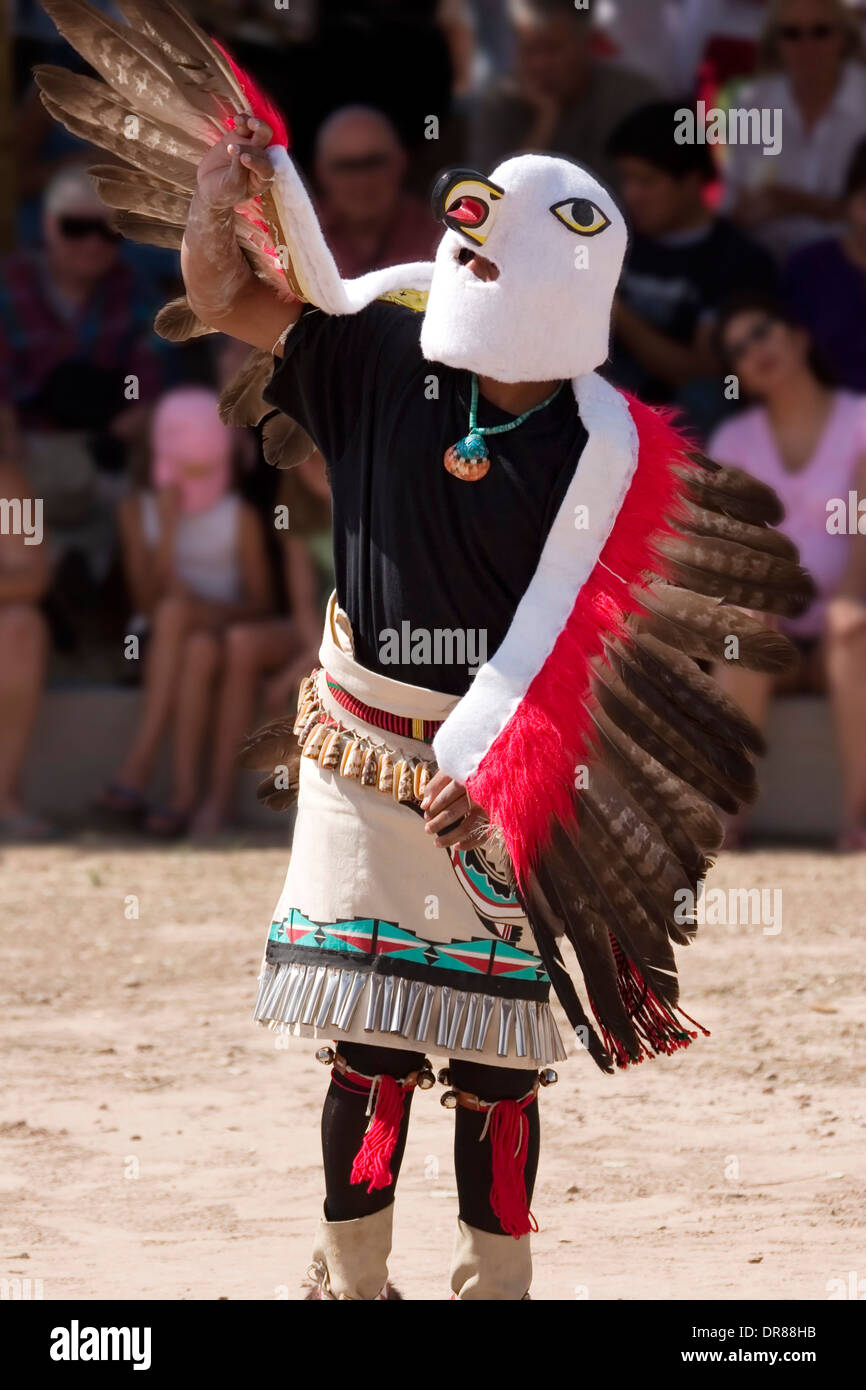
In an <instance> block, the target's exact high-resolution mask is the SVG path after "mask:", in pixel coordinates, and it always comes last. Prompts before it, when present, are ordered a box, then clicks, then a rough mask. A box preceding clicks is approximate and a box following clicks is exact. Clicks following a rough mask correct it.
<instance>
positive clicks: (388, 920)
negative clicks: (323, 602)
mask: <svg viewBox="0 0 866 1390" xmlns="http://www.w3.org/2000/svg"><path fill="white" fill-rule="evenodd" d="M320 660H321V670H320V671H319V672H318V673H317V674H316V676H315V681H316V698H317V699H318V700H319V701H320V703H321V705H322V707H323V710H324V711H325V712H326V713H327V714H328V715H329V716H330V717H332V718H333V719H334V720H336V721H338V722H339V724H340V726H341V727H342V728H344V729H345V730H346V731H347V732H349V733H351V734H354V735H357V736H358V737H362V738H365V739H369V740H370V741H371V742H372V743H373V744H375V745H382V746H384V747H387V748H388V749H389V750H391V751H392V752H393V753H394V754H395V755H399V756H400V757H402V758H407V759H409V758H411V759H420V760H427V761H429V760H430V759H431V750H430V745H429V742H422V741H420V740H418V739H413V738H407V737H404V736H402V735H401V734H395V733H394V732H392V731H391V729H389V730H388V731H387V732H386V731H384V730H383V729H382V728H380V727H378V726H377V725H374V724H372V723H367V722H365V721H364V720H363V719H362V718H360V717H359V716H358V715H357V714H356V713H355V712H354V709H353V710H352V711H349V710H347V708H346V704H345V701H344V702H343V703H342V704H341V703H339V702H338V700H337V698H336V695H335V694H334V692H333V690H332V689H331V687H332V686H338V687H339V690H340V692H341V693H343V694H344V693H345V692H348V693H349V695H350V696H352V697H354V706H355V708H358V707H359V706H360V707H363V706H368V707H372V708H373V709H375V710H379V711H386V712H387V713H389V714H391V715H394V716H397V717H398V718H397V719H396V720H394V721H392V723H396V724H399V723H400V722H401V720H402V719H405V718H407V717H408V718H410V719H412V720H413V721H414V725H413V726H410V727H414V728H415V729H418V730H420V729H421V728H422V726H421V722H420V721H422V720H423V721H431V722H434V723H435V722H438V721H441V720H443V719H444V718H445V717H446V716H447V714H448V713H449V712H450V710H451V709H452V708H453V707H454V705H455V703H456V700H455V699H454V697H452V696H444V695H441V694H439V693H438V692H436V691H431V690H427V689H425V688H423V687H415V686H410V685H406V684H404V683H401V682H398V681H391V680H389V679H387V678H386V677H383V676H380V675H378V674H377V673H374V672H371V671H369V670H367V669H366V668H364V667H361V666H359V665H358V664H357V663H356V662H355V661H354V658H353V655H352V640H351V629H350V627H349V624H348V619H347V618H346V615H345V614H344V613H343V612H342V611H341V610H340V609H339V608H338V607H337V604H336V600H335V598H334V597H332V599H331V602H330V604H329V607H328V614H327V618H326V622H325V635H324V639H323V642H322V647H321V651H320ZM368 713H369V710H368ZM549 993H550V980H549V977H548V975H547V973H546V971H545V969H544V966H543V965H542V962H541V960H540V958H539V956H538V953H537V951H536V949H535V943H534V940H533V938H532V933H531V930H530V928H529V924H528V922H527V920H526V918H525V916H524V914H523V912H522V909H521V907H520V904H519V903H518V902H517V900H516V898H515V897H514V894H513V891H512V888H511V885H510V882H509V878H508V874H507V872H506V868H505V865H504V864H503V861H502V859H501V858H500V857H499V856H498V854H497V852H496V849H495V848H494V846H493V843H492V842H491V843H490V844H485V845H484V846H483V847H482V848H479V849H473V850H472V851H469V852H463V851H455V850H445V849H438V848H437V847H436V846H435V845H434V844H433V841H432V837H430V836H428V835H425V833H424V823H423V818H422V817H421V815H420V813H419V810H418V807H417V804H402V803H400V802H398V801H397V800H396V799H395V798H394V796H392V795H391V794H388V793H385V794H383V793H381V792H379V791H378V790H377V788H376V787H369V786H364V785H362V783H361V781H360V780H359V779H358V778H352V777H346V776H343V775H341V773H340V770H339V768H336V769H334V770H329V769H325V768H323V767H321V766H320V765H319V763H318V761H317V760H316V759H315V758H302V759H301V765H300V791H299V797H298V812H297V821H296V825H295V834H294V841H293V845H292V857H291V862H290V864H289V869H288V873H287V875H286V881H285V886H284V888H283V892H282V894H281V896H280V899H279V902H278V904H277V907H276V910H275V912H274V915H273V921H272V923H271V927H270V931H269V933H268V940H267V944H266V948H265V956H264V962H263V966H262V973H261V976H260V980H259V992H258V997H257V999H256V1005H255V1010H254V1018H255V1019H256V1021H257V1022H259V1023H262V1024H266V1025H267V1026H269V1027H270V1028H272V1029H276V1030H279V1031H282V1032H287V1033H290V1034H292V1035H294V1036H299V1037H309V1038H321V1039H324V1040H335V1041H339V1040H341V1039H346V1040H351V1041H354V1042H367V1043H373V1044H377V1045H382V1046H387V1047H398V1048H400V1047H402V1048H406V1049H408V1050H411V1051H421V1052H426V1053H428V1054H430V1055H433V1056H440V1057H463V1058H467V1059H470V1060H475V1061H486V1062H488V1063H490V1064H493V1065H497V1066H514V1067H526V1068H528V1067H532V1066H535V1065H539V1066H540V1065H545V1064H548V1063H551V1062H556V1061H561V1060H563V1059H564V1058H565V1056H566V1051H565V1047H564V1045H563V1042H562V1039H561V1038H560V1036H559V1033H558V1031H557V1028H556V1024H555V1022H554V1019H553V1016H552V1013H551V1010H550V1006H549Z"/></svg>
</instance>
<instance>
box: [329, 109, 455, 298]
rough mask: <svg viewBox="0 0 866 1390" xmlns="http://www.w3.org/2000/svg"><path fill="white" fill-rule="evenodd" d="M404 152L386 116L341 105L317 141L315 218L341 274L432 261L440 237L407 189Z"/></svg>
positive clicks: (351, 275) (424, 208) (350, 276)
mask: <svg viewBox="0 0 866 1390" xmlns="http://www.w3.org/2000/svg"><path fill="white" fill-rule="evenodd" d="M405 173H406V153H405V151H404V149H403V147H402V145H401V144H400V139H399V137H398V135H397V132H396V130H395V129H394V127H393V125H392V124H391V122H390V121H389V120H388V117H387V116H385V115H383V113H382V112H381V111H375V110H374V109H373V108H372V107H367V106H345V107H342V108H341V109H340V110H339V111H335V112H334V113H333V115H331V116H329V117H328V119H327V120H326V121H325V122H324V124H323V125H322V128H321V130H320V131H319V134H318V137H317V140H316V154H315V174H316V184H317V187H318V189H319V193H320V199H319V217H320V220H321V223H322V229H323V231H324V234H325V238H326V240H327V242H328V245H329V246H330V248H331V252H332V253H333V256H334V260H335V261H336V262H337V265H338V267H339V270H340V274H341V275H342V276H343V277H344V278H345V279H354V278H355V276H358V275H365V274H366V273H367V271H369V270H381V269H383V268H384V267H385V266H389V265H400V264H401V263H403V262H407V261H427V260H431V259H432V257H433V255H434V254H435V251H436V247H437V245H438V244H439V240H440V238H441V236H442V228H441V227H440V226H439V225H438V223H436V222H434V220H433V216H432V214H431V212H430V208H429V206H428V205H427V204H425V203H423V202H422V201H421V200H420V199H419V198H416V197H414V196H413V195H412V194H410V193H407V192H405V190H404V189H403V178H404V175H405Z"/></svg>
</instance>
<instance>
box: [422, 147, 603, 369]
mask: <svg viewBox="0 0 866 1390" xmlns="http://www.w3.org/2000/svg"><path fill="white" fill-rule="evenodd" d="M490 177H491V179H492V181H493V182H494V183H496V184H498V185H499V186H500V188H502V189H504V197H503V198H502V199H501V200H500V201H499V202H498V204H497V207H496V217H495V221H494V223H493V225H492V228H491V230H490V233H489V235H488V236H487V238H486V240H485V241H484V244H483V245H482V246H480V247H477V248H476V249H478V250H479V252H480V254H481V255H483V256H486V257H487V258H488V259H489V260H491V261H493V262H494V264H495V265H496V266H497V268H498V270H499V276H498V278H497V279H496V280H490V281H483V280H479V279H478V277H477V276H476V275H475V274H473V272H472V271H471V270H470V269H469V267H468V266H466V265H461V263H460V261H459V260H458V256H459V253H460V251H461V250H464V249H465V248H466V247H467V245H469V243H468V242H467V240H466V239H465V238H464V237H463V236H461V235H460V234H459V233H458V232H454V231H450V230H449V231H446V233H445V236H444V237H443V239H442V241H441V243H440V245H439V249H438V251H437V253H436V260H435V262H434V269H433V278H432V282H431V285H430V293H429V298H428V301H427V309H426V312H425V315H424V323H423V326H422V328H421V350H422V352H423V354H424V356H425V357H426V358H428V359H429V360H430V361H433V362H444V363H445V364H446V365H447V366H450V367H462V368H465V369H467V370H469V371H473V372H477V373H478V374H479V375H481V376H490V377H493V378H494V379H495V380H496V381H508V382H514V381H554V380H557V379H559V378H563V377H578V376H583V375H584V373H585V372H591V371H594V370H595V368H596V367H599V366H600V365H601V364H602V362H604V361H605V359H606V358H607V355H608V351H609V345H610V318H611V309H612V305H613V295H614V291H615V289H616V285H617V281H618V280H619V275H620V271H621V269H622V262H623V256H624V255H625V249H626V242H627V233H626V226H625V221H624V219H623V216H622V214H621V213H620V211H619V208H618V207H617V206H616V203H615V202H614V201H613V199H612V198H611V196H610V194H609V193H608V192H607V191H606V189H604V188H603V187H602V186H601V184H600V183H598V182H597V180H596V179H594V178H593V177H592V175H591V174H590V173H588V172H587V171H586V170H585V169H582V168H581V167H580V166H579V165H577V164H572V163H571V162H570V161H569V160H566V159H557V158H555V157H553V156H549V155H535V154H527V155H518V156H517V157H516V158H514V159H508V160H506V161H505V162H504V163H503V164H500V165H499V167H498V168H497V169H495V170H494V171H493V173H492V174H491V176H490ZM569 198H575V199H584V198H585V199H588V200H589V201H591V202H592V203H594V204H595V205H596V207H598V208H599V209H600V210H601V212H603V213H604V214H605V216H606V217H608V218H609V219H610V225H609V226H607V227H605V228H604V230H603V231H601V232H599V233H597V234H596V235H594V236H581V235H580V234H578V233H576V232H574V231H572V230H571V229H570V228H569V227H567V226H565V225H564V224H563V223H562V222H561V221H560V220H559V218H557V216H556V215H555V214H554V213H553V212H551V211H550V209H551V207H552V206H554V205H556V204H560V203H563V202H565V201H566V200H567V199H569Z"/></svg>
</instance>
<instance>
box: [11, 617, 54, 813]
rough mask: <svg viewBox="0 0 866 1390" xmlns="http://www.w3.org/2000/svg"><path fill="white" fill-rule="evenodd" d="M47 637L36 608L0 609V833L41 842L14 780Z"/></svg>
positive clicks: (41, 677)
mask: <svg viewBox="0 0 866 1390" xmlns="http://www.w3.org/2000/svg"><path fill="white" fill-rule="evenodd" d="M47 653H48V638H47V632H46V628H45V622H44V620H43V618H42V614H41V613H40V612H39V610H38V609H36V608H33V607H31V606H30V605H28V604H23V603H21V604H18V603H12V604H9V605H8V606H7V607H3V608H0V832H3V833H6V834H8V835H11V836H15V837H17V838H23V839H41V838H42V837H43V836H44V835H46V834H48V833H49V830H50V827H49V826H48V825H47V824H46V823H45V822H43V821H40V820H38V819H37V818H36V817H35V816H31V815H29V814H28V813H27V811H26V810H25V808H24V805H23V803H22V801H21V796H20V791H19V781H20V777H21V770H22V767H23V765H24V758H25V755H26V753H27V745H28V743H29V741H30V735H31V734H32V732H33V725H34V723H35V721H36V715H37V713H38V710H39V699H40V696H41V693H42V686H43V684H44V682H45V664H46V659H47Z"/></svg>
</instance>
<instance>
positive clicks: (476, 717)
mask: <svg viewBox="0 0 866 1390" xmlns="http://www.w3.org/2000/svg"><path fill="white" fill-rule="evenodd" d="M576 390H577V395H578V404H579V406H580V409H581V414H582V416H583V418H584V422H585V423H587V425H588V428H589V431H590V440H589V443H588V444H587V446H586V448H585V450H584V457H583V458H582V459H581V462H580V466H579V468H578V469H577V471H576V474H575V478H574V480H573V483H572V485H571V488H570V489H569V493H568V494H567V495H566V499H565V501H564V502H563V504H562V509H561V512H560V515H559V517H558V518H557V522H555V523H554V529H553V531H552V532H551V537H550V538H549V539H548V542H547V545H546V546H545V552H546V551H547V550H548V549H549V548H550V547H552V554H551V555H550V556H547V555H546V553H545V552H543V553H542V558H541V561H540V563H539V567H538V570H537V571H536V576H535V577H534V579H533V581H532V584H531V585H530V588H529V590H528V591H527V594H526V595H525V596H524V600H523V601H522V603H521V606H520V608H518V612H517V614H516V615H515V621H514V623H513V624H512V628H511V629H510V630H509V633H508V636H507V637H506V639H505V641H504V642H503V644H502V646H501V647H500V649H499V651H498V652H497V653H496V654H495V655H494V657H493V659H492V660H491V662H490V663H489V668H490V669H489V670H485V669H484V668H482V670H481V671H479V672H478V674H477V675H476V677H475V680H474V681H473V686H472V689H471V690H470V693H469V695H467V696H466V697H465V698H464V700H463V701H461V704H460V705H458V707H457V709H456V710H455V712H454V714H452V715H451V717H450V718H449V719H448V720H447V721H446V723H445V725H444V726H443V728H442V729H441V730H440V732H439V734H438V735H437V738H436V740H435V741H434V751H435V752H436V755H437V758H438V762H439V766H440V767H441V768H443V769H444V770H445V771H446V772H448V773H450V774H451V775H452V776H454V777H456V778H457V779H458V780H460V781H462V782H464V783H466V785H467V786H468V788H469V791H470V793H471V795H472V796H473V798H474V800H475V801H476V802H478V803H479V804H481V805H482V806H483V807H484V808H485V809H486V811H487V813H488V815H489V818H490V821H491V823H492V824H494V825H495V826H496V827H497V828H498V830H499V831H500V832H501V833H502V834H503V836H504V838H505V842H506V844H507V846H508V850H509V853H510V856H511V860H512V863H513V865H514V870H515V881H516V889H517V892H518V895H519V896H520V898H521V900H522V902H523V904H524V906H525V909H526V912H527V915H528V917H529V919H530V923H531V925H532V928H533V931H534V934H535V937H536V940H537V942H538V946H539V950H540V952H541V955H542V957H543V959H544V960H545V962H546V964H547V967H548V970H549V972H550V975H551V980H552V982H553V985H554V988H555V989H556V991H557V993H558V995H559V998H560V1000H561V1002H562V1004H563V1007H564V1008H565V1010H566V1013H567V1015H568V1017H569V1020H570V1022H571V1023H572V1025H573V1027H574V1028H575V1030H576V1033H577V1036H578V1038H579V1039H580V1040H581V1041H582V1042H583V1043H584V1045H585V1046H586V1047H587V1048H588V1050H589V1051H590V1053H591V1055H592V1056H593V1058H594V1060H595V1061H596V1062H597V1063H598V1065H599V1066H600V1067H602V1069H604V1070H606V1071H610V1070H612V1069H613V1067H614V1066H615V1065H616V1066H625V1065H627V1064H628V1063H629V1062H636V1061H640V1060H641V1059H642V1058H643V1057H646V1056H651V1055H654V1054H657V1053H670V1052H672V1051H674V1050H676V1049H677V1048H679V1047H683V1046H686V1045H687V1044H688V1043H689V1042H690V1041H691V1040H692V1039H693V1038H694V1037H695V1036H696V1035H697V1034H696V1029H697V1028H698V1027H699V1026H700V1025H697V1024H695V1023H694V1022H693V1020H691V1019H690V1018H689V1017H688V1015H686V1014H684V1013H683V1012H682V1010H681V1009H680V1007H679V993H678V980H677V972H676V964H675V960H674V952H673V947H674V945H675V944H681V945H682V944H686V943H687V942H688V941H689V940H690V939H691V937H692V936H693V934H694V931H695V925H696V924H695V920H694V906H695V904H696V902H697V899H698V894H699V885H700V883H701V881H702V879H703V877H704V875H705V874H706V872H707V870H708V869H709V867H710V866H711V865H712V862H713V857H714V855H715V853H716V851H717V850H718V848H719V845H720V844H721V840H722V827H721V823H720V821H719V818H718V814H717V813H718V811H719V810H723V811H728V812H734V811H736V810H737V809H738V807H740V806H741V805H742V804H743V803H747V802H749V801H751V800H753V799H754V797H755V794H756V779H755V762H754V760H755V758H756V756H758V755H759V754H760V753H761V752H762V750H763V740H762V738H761V736H760V734H759V732H758V731H757V729H755V728H754V727H753V726H752V725H751V723H750V722H749V720H748V719H747V718H746V717H745V715H744V714H743V713H742V711H741V710H740V709H739V708H738V707H737V706H736V705H735V704H734V702H733V701H731V700H730V699H729V698H728V697H727V696H726V695H725V694H724V693H723V692H722V690H721V689H720V688H719V686H718V685H717V684H716V682H715V681H714V680H713V679H712V678H711V677H710V676H709V675H707V674H706V673H705V671H704V670H702V668H701V667H700V666H699V665H698V664H697V663H698V661H708V660H714V661H722V660H725V659H729V660H730V659H736V660H738V661H740V662H741V663H742V665H744V666H745V667H747V668H748V669H751V670H756V671H765V672H779V671H782V670H784V669H786V668H787V667H789V666H790V665H791V664H793V662H794V661H795V659H796V657H795V651H794V648H793V646H792V644H791V643H790V642H789V641H788V640H787V638H785V637H784V636H782V635H781V634H780V633H778V632H776V631H772V630H770V629H768V628H766V627H764V625H763V623H762V622H761V621H760V620H759V618H758V617H757V616H756V614H757V613H759V612H766V613H771V614H790V615H795V614H797V613H800V612H802V611H803V609H804V608H805V607H806V605H807V604H808V602H809V601H810V599H811V597H812V595H813V588H812V584H811V580H810V579H809V576H808V575H807V574H806V573H805V571H804V570H803V569H801V567H800V566H799V564H798V561H797V552H796V549H795V547H794V546H793V545H792V544H791V542H790V541H789V540H788V539H787V538H786V537H784V536H783V535H781V534H780V533H779V532H778V531H775V530H774V529H772V528H773V525H774V524H775V523H776V522H778V521H779V520H780V519H781V515H782V513H781V507H780V505H779V502H778V499H777V497H776V496H775V494H774V493H773V492H772V491H771V490H770V489H769V488H766V487H765V486H764V485H763V484H761V483H759V482H757V481H756V480H755V479H753V478H751V477H749V476H748V475H747V474H746V473H744V472H742V471H741V470H739V469H733V468H722V467H720V466H719V465H718V464H715V463H713V462H712V461H711V460H710V459H708V458H706V457H705V456H704V455H702V454H699V453H697V452H695V451H694V450H693V449H692V448H691V446H690V445H689V443H688V442H687V441H686V440H685V438H684V437H683V436H681V435H680V434H679V433H678V432H677V431H676V430H675V429H674V428H673V427H672V425H671V423H670V421H669V420H668V419H667V418H666V416H665V415H664V414H663V413H661V412H657V411H653V410H650V409H649V408H648V407H646V406H642V405H640V404H639V403H638V402H636V401H633V400H627V398H625V397H623V396H622V395H621V394H620V393H618V392H614V390H613V388H611V387H607V386H605V384H604V383H598V382H596V384H595V385H594V386H593V387H592V388H591V389H588V387H587V383H586V381H585V379H581V380H580V381H579V382H578V383H576ZM629 424H630V425H631V426H632V427H633V431H634V433H633V438H632V439H631V442H629V438H628V428H627V427H628V425H629ZM593 425H595V427H596V428H595V433H596V435H597V436H598V438H599V439H600V440H602V441H607V443H608V447H607V448H605V447H596V445H595V444H594V442H593V436H594V430H593ZM630 449H631V454H630V453H629V450H630ZM582 475H583V476H582ZM608 503H610V506H611V512H612V519H611V516H610V515H609V514H607V513H606V511H605V507H606V506H607V505H608ZM584 504H588V507H587V509H588V511H589V515H590V532H592V533H593V534H594V541H593V542H592V543H590V542H589V541H583V542H581V541H580V540H578V539H577V538H575V536H574V533H573V526H574V520H573V517H574V514H575V513H576V512H577V511H578V509H579V506H580V505H584ZM559 521H562V523H563V529H562V531H561V533H560V534H559V535H557V534H556V528H557V524H558V522H559ZM569 527H571V528H572V534H571V536H569V534H568V528H569ZM548 571H549V572H550V574H551V575H552V576H554V579H555V584H556V585H558V586H559V591H565V593H566V595H567V598H568V604H567V606H568V612H567V614H566V616H565V619H564V621H560V617H561V614H560V615H557V616H556V617H555V620H554V625H555V631H554V632H553V633H547V634H545V633H544V632H542V633H541V635H540V636H539V635H538V629H539V627H542V628H543V625H544V614H545V613H546V612H547V611H548V610H549V609H550V607H551V602H552V600H551V595H554V594H556V592H557V591H556V588H555V587H546V585H547V573H548ZM534 588H537V594H536V595H535V599H536V602H535V604H534V603H533V589H534ZM559 598H561V592H560V594H559ZM559 598H557V599H556V601H557V602H558V601H559ZM545 605H546V606H545ZM521 610H525V611H523V612H522V611H521ZM745 610H749V611H745ZM564 940H565V941H568V942H569V944H570V946H571V947H572V948H573V950H574V953H575V955H576V957H577V960H578V963H579V965H580V969H581V973H582V975H583V979H584V983H585V986H586V992H587V995H588V1000H589V1006H590V1010H589V1011H590V1013H591V1014H592V1015H593V1016H594V1019H595V1026H593V1025H592V1024H591V1023H590V1022H589V1018H588V1014H587V1012H586V1010H585V1009H584V1006H583V1004H582V1003H581V1001H580V999H579V997H578V995H577V992H576V990H575V988H574V983H573V982H572V981H571V980H570V979H569V977H568V975H567V973H566V972H565V969H564V966H563V961H562V956H561V953H560V948H561V945H562V942H563V941H564Z"/></svg>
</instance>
